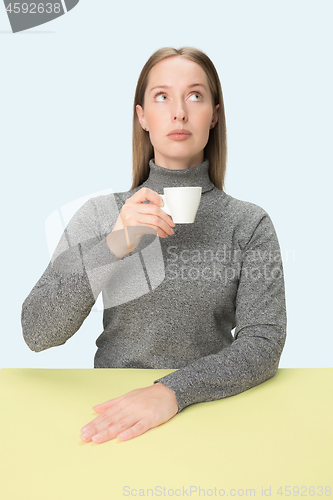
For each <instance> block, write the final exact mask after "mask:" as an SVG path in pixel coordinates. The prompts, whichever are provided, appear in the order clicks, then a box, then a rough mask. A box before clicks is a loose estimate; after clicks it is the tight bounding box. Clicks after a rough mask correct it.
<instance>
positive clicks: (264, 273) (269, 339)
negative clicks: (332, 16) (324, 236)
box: [154, 211, 287, 413]
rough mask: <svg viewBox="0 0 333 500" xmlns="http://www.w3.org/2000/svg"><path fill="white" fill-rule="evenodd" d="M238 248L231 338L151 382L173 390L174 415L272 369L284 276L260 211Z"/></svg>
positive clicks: (281, 331) (281, 333)
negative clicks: (209, 351)
mask: <svg viewBox="0 0 333 500" xmlns="http://www.w3.org/2000/svg"><path fill="white" fill-rule="evenodd" d="M263 212H264V211H263ZM240 246H241V248H242V264H241V269H240V272H239V281H238V289H237V295H236V301H235V316H236V330H235V339H234V341H233V342H232V344H231V345H230V346H228V347H226V348H224V349H222V350H220V351H219V352H217V353H215V354H210V355H208V356H204V357H202V358H200V359H198V360H196V361H195V362H193V363H191V364H190V365H188V366H186V367H184V368H181V369H179V370H177V371H175V372H172V373H170V374H168V375H166V376H165V377H162V378H160V379H158V380H155V381H154V383H157V382H162V383H163V384H164V385H166V386H167V387H169V388H170V389H171V390H173V392H174V393H175V396H176V399H177V403H178V408H179V410H178V413H179V412H180V411H182V410H183V409H184V408H185V407H186V406H189V405H191V404H193V403H201V402H208V401H214V400H217V399H222V398H225V397H228V396H233V395H235V394H238V393H240V392H243V391H246V390H247V389H250V388H251V387H254V386H256V385H258V384H260V383H262V382H264V381H265V380H267V379H269V378H271V377H273V375H275V373H276V371H277V369H278V364H279V360H280V356H281V353H282V349H283V347H284V343H285V337H286V324H287V319H286V304H285V290H284V276H283V266H282V260H281V252H280V247H279V243H278V239H277V235H276V232H275V229H274V226H273V224H272V221H271V219H270V217H269V216H268V214H267V213H266V212H264V215H262V216H261V218H260V221H259V222H258V224H257V225H256V227H255V229H254V231H253V232H252V235H251V237H250V239H249V241H248V242H246V243H244V244H242V243H240Z"/></svg>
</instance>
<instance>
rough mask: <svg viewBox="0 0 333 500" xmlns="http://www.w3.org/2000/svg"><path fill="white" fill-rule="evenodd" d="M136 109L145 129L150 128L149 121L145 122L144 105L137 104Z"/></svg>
mask: <svg viewBox="0 0 333 500" xmlns="http://www.w3.org/2000/svg"><path fill="white" fill-rule="evenodd" d="M135 110H136V114H137V115H138V119H139V122H140V125H141V127H142V128H143V129H148V125H147V123H146V122H145V113H144V111H143V108H142V106H140V104H137V105H136V106H135Z"/></svg>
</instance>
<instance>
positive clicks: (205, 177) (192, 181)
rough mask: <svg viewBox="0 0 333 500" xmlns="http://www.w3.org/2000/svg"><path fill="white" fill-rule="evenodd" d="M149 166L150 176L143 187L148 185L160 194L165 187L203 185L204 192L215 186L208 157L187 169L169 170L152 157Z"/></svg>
mask: <svg viewBox="0 0 333 500" xmlns="http://www.w3.org/2000/svg"><path fill="white" fill-rule="evenodd" d="M149 168H150V172H149V177H148V179H147V180H146V181H145V182H144V183H143V184H141V187H148V188H150V189H153V190H154V191H156V192H157V193H159V194H163V188H165V187H177V186H182V187H183V186H201V187H202V193H205V192H206V191H210V190H212V189H213V188H214V184H213V183H212V182H211V180H210V179H209V174H208V168H209V160H208V159H207V158H205V160H204V161H203V163H200V165H196V166H195V167H192V168H187V169H185V170H169V169H168V168H164V167H160V166H159V165H156V163H155V158H152V159H151V160H149Z"/></svg>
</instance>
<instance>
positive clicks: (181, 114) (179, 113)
mask: <svg viewBox="0 0 333 500" xmlns="http://www.w3.org/2000/svg"><path fill="white" fill-rule="evenodd" d="M172 118H173V121H174V122H176V121H178V120H179V121H183V122H186V121H187V113H186V109H185V106H184V104H183V102H182V101H178V102H177V103H175V108H174V109H173V113H172Z"/></svg>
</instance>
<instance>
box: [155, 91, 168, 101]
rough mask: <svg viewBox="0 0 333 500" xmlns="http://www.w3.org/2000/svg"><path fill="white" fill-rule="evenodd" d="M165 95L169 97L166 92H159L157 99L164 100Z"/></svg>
mask: <svg viewBox="0 0 333 500" xmlns="http://www.w3.org/2000/svg"><path fill="white" fill-rule="evenodd" d="M163 97H165V98H166V97H167V96H166V94H165V93H164V92H159V93H158V94H156V95H155V99H156V101H158V102H163V101H164V99H163ZM159 98H161V99H159Z"/></svg>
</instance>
